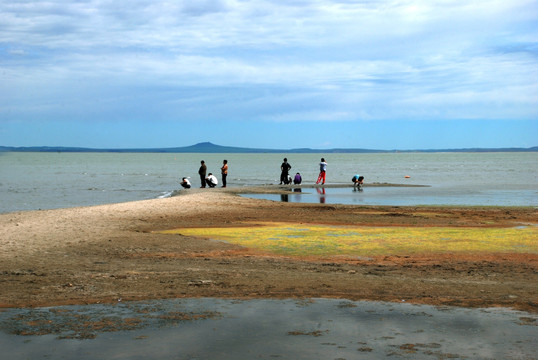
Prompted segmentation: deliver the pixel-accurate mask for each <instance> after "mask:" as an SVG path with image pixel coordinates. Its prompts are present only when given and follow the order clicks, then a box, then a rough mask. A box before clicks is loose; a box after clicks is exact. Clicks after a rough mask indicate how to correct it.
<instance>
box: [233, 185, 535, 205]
mask: <svg viewBox="0 0 538 360" xmlns="http://www.w3.org/2000/svg"><path fill="white" fill-rule="evenodd" d="M300 194H301V195H297V196H292V197H287V196H281V195H278V194H244V195H242V196H246V197H251V198H256V199H265V200H276V201H278V200H280V201H286V202H289V201H293V202H301V203H317V202H320V203H327V204H350V205H396V206H400V205H401V206H405V205H471V206H474V205H478V206H536V204H537V203H538V194H537V193H536V191H533V190H517V191H514V190H493V189H482V188H480V189H457V188H447V187H445V188H436V187H398V186H394V187H390V186H380V187H374V186H373V187H368V186H366V187H363V188H353V187H352V186H350V187H342V188H331V187H329V188H325V187H323V188H321V187H320V188H315V190H314V188H305V187H303V189H302V192H301V193H300Z"/></svg>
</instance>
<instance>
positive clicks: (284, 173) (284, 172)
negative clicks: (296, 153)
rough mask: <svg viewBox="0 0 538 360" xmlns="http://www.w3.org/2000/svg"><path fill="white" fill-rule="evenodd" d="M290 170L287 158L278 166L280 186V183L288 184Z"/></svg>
mask: <svg viewBox="0 0 538 360" xmlns="http://www.w3.org/2000/svg"><path fill="white" fill-rule="evenodd" d="M290 169H291V165H290V164H289V163H288V158H284V162H283V163H282V165H280V171H281V173H280V185H282V183H284V184H287V183H288V175H289V171H290Z"/></svg>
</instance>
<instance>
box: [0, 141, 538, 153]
mask: <svg viewBox="0 0 538 360" xmlns="http://www.w3.org/2000/svg"><path fill="white" fill-rule="evenodd" d="M536 151H538V146H534V147H531V148H465V149H422V150H421V149H417V150H375V149H345V148H336V149H310V148H300V149H258V148H243V147H234V146H221V145H215V144H213V143H210V142H202V143H198V144H195V145H191V146H184V147H174V148H154V149H136V148H134V149H93V148H82V147H62V146H31V147H10V146H0V152H88V153H89V152H93V153H95V152H109V153H288V154H313V153H323V154H329V153H410V152H423V153H434V152H536Z"/></svg>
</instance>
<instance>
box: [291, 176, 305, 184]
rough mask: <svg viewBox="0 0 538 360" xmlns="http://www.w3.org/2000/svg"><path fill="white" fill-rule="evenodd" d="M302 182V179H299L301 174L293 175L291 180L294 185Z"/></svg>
mask: <svg viewBox="0 0 538 360" xmlns="http://www.w3.org/2000/svg"><path fill="white" fill-rule="evenodd" d="M302 181H303V179H302V178H301V174H299V173H297V174H295V177H294V178H293V183H294V184H295V185H299V184H301V182H302Z"/></svg>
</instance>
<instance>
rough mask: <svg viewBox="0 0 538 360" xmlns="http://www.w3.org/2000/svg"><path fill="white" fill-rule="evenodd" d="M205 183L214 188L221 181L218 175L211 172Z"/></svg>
mask: <svg viewBox="0 0 538 360" xmlns="http://www.w3.org/2000/svg"><path fill="white" fill-rule="evenodd" d="M205 183H206V184H207V186H209V187H211V188H214V187H215V186H217V184H218V183H219V181H218V180H217V177H216V176H215V175H213V174H212V173H209V174H208V175H207V177H206V178H205Z"/></svg>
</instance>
